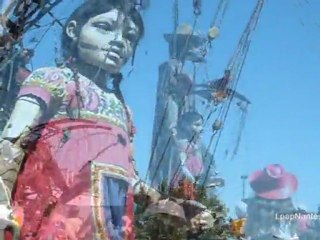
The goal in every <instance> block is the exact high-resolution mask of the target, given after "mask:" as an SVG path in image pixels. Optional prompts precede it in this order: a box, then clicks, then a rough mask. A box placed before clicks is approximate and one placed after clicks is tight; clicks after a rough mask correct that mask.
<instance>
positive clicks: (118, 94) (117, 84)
mask: <svg viewBox="0 0 320 240" xmlns="http://www.w3.org/2000/svg"><path fill="white" fill-rule="evenodd" d="M111 77H112V78H113V81H112V84H113V89H114V94H115V95H116V97H117V98H118V99H119V100H120V102H121V104H122V105H123V108H124V110H125V113H126V117H127V120H128V124H129V127H130V125H131V124H132V120H131V114H130V113H129V110H128V107H127V104H126V102H125V100H124V97H123V94H122V92H121V89H120V83H121V81H122V80H123V75H122V73H115V74H111ZM129 131H130V132H129V134H130V137H133V134H134V132H133V131H132V129H129Z"/></svg>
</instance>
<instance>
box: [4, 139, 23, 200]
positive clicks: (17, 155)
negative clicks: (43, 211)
mask: <svg viewBox="0 0 320 240" xmlns="http://www.w3.org/2000/svg"><path fill="white" fill-rule="evenodd" d="M23 158H24V152H23V150H22V149H21V148H19V147H18V146H16V145H15V144H13V143H11V142H10V141H8V140H4V139H1V138H0V179H1V180H2V182H3V183H4V185H5V187H6V188H7V189H8V191H9V195H11V191H12V189H13V186H14V184H15V182H16V179H17V175H18V171H19V169H20V164H21V162H22V160H23ZM0 191H1V189H0ZM0 194H1V193H0Z"/></svg>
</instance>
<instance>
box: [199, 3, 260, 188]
mask: <svg viewBox="0 0 320 240" xmlns="http://www.w3.org/2000/svg"><path fill="white" fill-rule="evenodd" d="M263 3H264V0H259V1H258V3H257V5H256V8H255V9H254V11H253V13H252V15H251V17H250V20H249V22H248V24H247V27H246V29H245V31H244V32H243V34H242V37H241V38H240V41H239V44H238V47H237V49H236V52H235V55H234V56H233V57H232V58H231V60H230V62H229V64H228V69H229V70H231V71H232V70H234V69H236V72H235V71H232V72H233V74H232V75H233V76H234V77H235V81H233V82H232V85H233V86H232V87H231V89H233V92H231V96H230V97H229V101H228V105H227V107H226V108H224V109H223V111H222V112H223V114H222V116H223V118H222V119H223V122H225V121H226V118H227V116H228V112H229V110H230V106H231V101H232V100H233V97H234V92H235V89H236V88H237V85H238V82H239V78H240V75H241V72H242V69H243V66H244V63H245V60H246V57H247V54H248V51H249V48H250V44H251V40H250V37H251V35H252V33H253V31H254V30H255V28H256V25H257V22H258V19H259V16H260V13H261V10H262V7H263ZM221 133H222V131H220V132H219V135H218V138H217V142H216V145H215V147H214V150H213V154H212V158H211V161H210V165H209V166H210V167H209V168H208V170H207V172H206V174H205V178H204V182H203V185H204V184H205V183H206V180H207V178H208V174H209V171H210V168H211V165H212V163H213V162H214V156H215V153H216V150H217V147H218V144H219V142H220V137H221Z"/></svg>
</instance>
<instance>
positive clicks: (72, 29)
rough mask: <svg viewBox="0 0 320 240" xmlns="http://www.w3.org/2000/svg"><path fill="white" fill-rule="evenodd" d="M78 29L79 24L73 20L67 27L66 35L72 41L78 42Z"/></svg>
mask: <svg viewBox="0 0 320 240" xmlns="http://www.w3.org/2000/svg"><path fill="white" fill-rule="evenodd" d="M76 29H77V22H76V21H74V20H72V21H70V22H69V23H68V24H67V27H66V34H67V35H68V36H69V37H70V38H71V39H72V40H74V41H75V40H77V38H78V37H77V34H76Z"/></svg>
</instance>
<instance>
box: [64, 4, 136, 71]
mask: <svg viewBox="0 0 320 240" xmlns="http://www.w3.org/2000/svg"><path fill="white" fill-rule="evenodd" d="M76 25H77V22H76V21H71V22H69V24H68V27H67V34H68V35H69V37H71V38H73V40H74V41H76V42H77V49H78V57H79V58H80V59H81V60H82V61H84V62H86V63H88V64H90V65H93V66H96V67H99V68H101V69H102V70H105V71H106V72H108V73H117V72H119V71H120V69H121V67H122V66H123V65H124V64H125V63H126V61H127V60H128V59H129V58H130V57H131V56H132V54H133V50H134V45H135V44H136V42H137V41H138V38H139V29H138V27H137V26H136V25H135V24H134V23H133V21H132V20H130V19H129V18H125V15H124V13H123V12H121V11H119V10H118V9H112V10H110V11H108V12H106V13H102V14H99V15H96V16H94V17H92V18H90V19H89V20H88V21H87V23H86V24H84V26H83V27H82V29H81V31H80V34H79V36H76V34H75V28H76Z"/></svg>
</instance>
